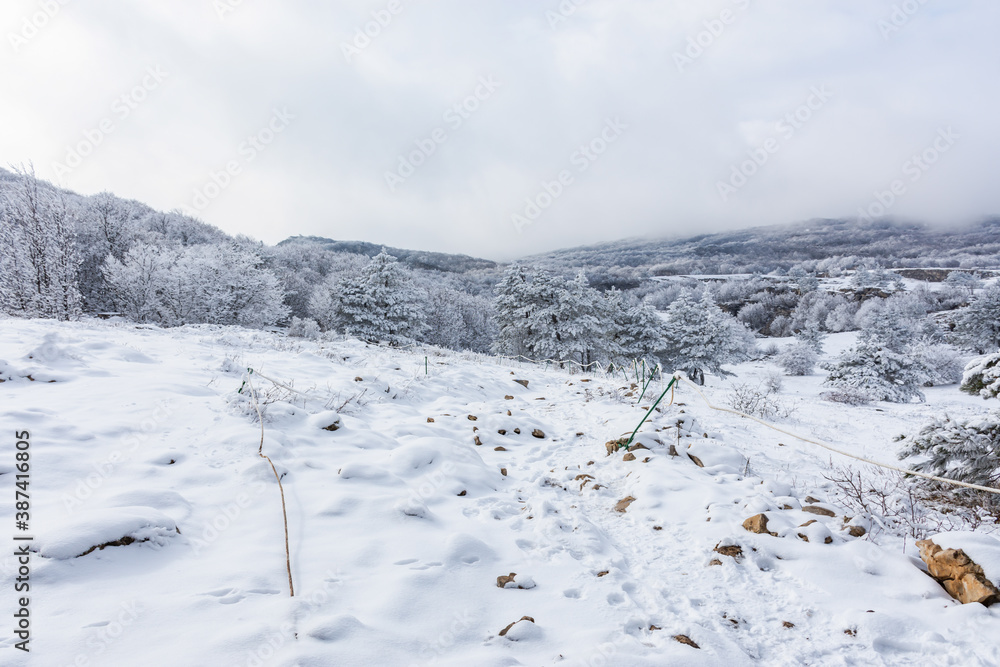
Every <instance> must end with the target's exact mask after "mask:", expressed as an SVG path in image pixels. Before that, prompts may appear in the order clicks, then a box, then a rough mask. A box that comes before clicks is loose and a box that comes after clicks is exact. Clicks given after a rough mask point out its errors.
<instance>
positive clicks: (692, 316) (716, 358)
mask: <svg viewBox="0 0 1000 667" xmlns="http://www.w3.org/2000/svg"><path fill="white" fill-rule="evenodd" d="M663 319H664V332H663V333H664V339H665V343H666V344H665V346H664V348H663V350H661V351H660V355H659V356H660V358H661V359H662V360H663V366H664V368H665V369H667V370H671V369H672V370H677V371H684V372H686V373H687V374H688V376H689V377H692V378H699V379H702V378H703V377H704V372H706V371H707V372H709V373H715V374H717V375H721V376H725V375H731V373H729V372H728V371H726V370H724V369H723V368H722V365H723V364H728V363H736V362H738V361H741V360H743V359H745V358H747V355H748V353H749V351H750V350H751V349H752V348H753V347H754V338H753V334H752V333H750V331H749V330H748V329H747V328H746V327H745V326H743V324H741V323H740V322H739V321H737V320H736V319H735V318H733V317H731V316H729V315H726V314H725V313H724V312H722V310H721V309H720V308H719V307H718V306H717V305H716V304H715V301H714V300H713V299H712V295H711V294H709V293H708V292H707V291H706V292H705V293H704V294H703V295H702V298H701V299H700V300H695V299H694V297H693V295H692V294H691V293H684V294H681V295H680V296H679V297H678V298H677V300H676V301H674V302H673V303H672V304H670V307H669V308H667V310H666V312H665V313H664V315H663Z"/></svg>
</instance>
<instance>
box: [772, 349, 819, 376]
mask: <svg viewBox="0 0 1000 667" xmlns="http://www.w3.org/2000/svg"><path fill="white" fill-rule="evenodd" d="M774 360H775V361H776V362H778V365H779V366H781V369H782V370H783V371H785V374H786V375H809V374H811V373H812V372H813V367H815V366H816V360H817V354H816V350H815V349H813V347H812V346H811V345H810V344H809V343H806V342H804V341H798V342H796V343H793V344H791V345H789V346H788V347H786V348H785V349H784V350H782V351H781V352H780V353H779V354H778V356H777V357H775V359H774Z"/></svg>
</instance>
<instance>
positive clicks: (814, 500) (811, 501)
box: [806, 496, 823, 503]
mask: <svg viewBox="0 0 1000 667" xmlns="http://www.w3.org/2000/svg"><path fill="white" fill-rule="evenodd" d="M806 502H807V503H821V502H823V501H822V500H820V499H819V498H813V497H812V496H806Z"/></svg>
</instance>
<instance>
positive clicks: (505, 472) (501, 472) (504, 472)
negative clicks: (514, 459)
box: [500, 468, 507, 477]
mask: <svg viewBox="0 0 1000 667" xmlns="http://www.w3.org/2000/svg"><path fill="white" fill-rule="evenodd" d="M500 474H501V475H503V476H504V477H506V476H507V469H506V468H500Z"/></svg>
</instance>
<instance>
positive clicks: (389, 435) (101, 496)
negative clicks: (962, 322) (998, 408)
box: [0, 319, 1000, 667]
mask: <svg viewBox="0 0 1000 667" xmlns="http://www.w3.org/2000/svg"><path fill="white" fill-rule="evenodd" d="M0 324H2V326H0V378H2V379H3V380H5V382H3V383H2V384H0V423H2V424H4V428H5V429H8V430H9V432H13V431H15V430H16V431H30V441H31V443H32V444H31V450H30V451H31V475H32V476H31V486H30V489H31V492H30V493H31V503H32V515H31V530H32V534H33V537H34V541H33V542H32V550H33V552H32V555H31V567H32V573H31V586H32V588H31V595H32V603H31V604H32V607H31V608H32V612H33V616H32V623H33V626H32V627H33V632H34V634H33V639H32V644H31V649H32V654H31V656H30V658H31V659H30V660H24V659H22V658H23V657H25V656H22V655H21V654H20V652H15V651H10V650H7V653H5V656H6V657H5V658H4V664H5V665H12V666H13V665H28V664H31V665H43V664H44V665H69V664H107V665H128V664H143V665H149V666H157V665H164V666H166V665H170V666H171V667H172V666H174V665H200V664H204V665H216V664H239V665H262V664H274V665H281V666H286V667H291V666H292V665H317V666H318V665H338V666H344V667H350V666H359V667H360V666H361V665H477V666H484V667H500V666H501V665H504V666H511V665H532V666H540V665H552V666H555V665H598V664H603V665H618V666H622V667H625V666H628V667H642V666H644V665H648V666H650V667H652V666H654V665H655V666H660V665H665V664H670V665H725V666H726V667H735V666H737V665H749V664H754V663H756V662H761V663H763V664H771V665H793V664H866V665H867V664H931V663H933V664H960V665H963V666H967V665H994V664H997V663H998V662H1000V635H998V633H997V632H996V628H997V627H998V621H1000V607H998V606H995V607H992V608H985V607H982V606H981V605H978V604H972V605H964V606H962V605H959V604H957V603H956V602H955V601H953V600H952V599H951V598H950V597H949V596H948V595H947V594H946V593H945V592H944V590H943V589H942V588H941V587H940V586H939V585H938V584H937V583H936V582H934V581H933V580H932V579H931V578H930V577H928V576H927V575H926V574H925V572H924V571H923V566H922V563H920V561H919V560H918V559H916V558H915V549H914V545H913V537H912V534H911V533H910V532H909V530H910V529H908V528H906V526H905V524H894V523H892V522H891V521H889V523H885V521H886V520H887V519H885V517H882V518H880V517H877V516H876V517H871V516H866V515H862V514H859V513H858V512H857V511H856V510H854V509H852V508H851V506H850V505H849V503H848V502H847V499H845V498H844V497H843V496H842V494H841V493H840V492H839V490H838V487H837V485H835V484H833V483H831V482H830V481H829V480H828V479H826V478H827V477H828V476H831V475H832V474H834V473H835V470H836V468H838V467H841V466H844V465H847V464H852V463H854V462H852V461H850V460H849V459H845V458H842V457H836V456H834V457H833V458H831V456H832V455H831V454H830V453H828V452H826V451H824V450H818V449H815V448H813V447H811V446H809V445H806V444H804V443H800V442H797V441H795V440H794V439H790V438H788V437H787V436H785V435H782V434H779V433H776V432H774V431H770V430H768V429H766V428H764V427H763V426H760V425H758V424H755V423H751V422H748V421H746V420H743V419H740V418H739V417H735V416H733V415H727V414H724V413H718V412H713V411H711V410H709V409H708V408H707V407H706V406H705V404H704V403H702V402H701V400H700V399H699V397H698V396H697V395H696V394H694V393H693V392H691V391H690V390H689V389H687V388H686V386H685V387H682V388H681V390H680V391H679V392H678V393H677V394H676V395H675V396H674V398H673V403H672V404H670V405H668V404H667V401H666V400H665V401H664V403H663V404H662V406H661V410H660V412H657V413H654V417H653V419H652V420H651V421H650V422H649V423H647V425H646V426H645V427H644V428H643V430H642V433H641V435H640V436H639V440H638V441H639V442H640V443H642V444H643V445H644V446H645V447H646V448H647V449H639V450H636V452H635V458H634V460H625V459H627V458H628V457H623V454H622V452H618V453H616V454H615V455H614V456H608V455H607V452H606V449H605V446H604V443H605V442H606V441H607V440H610V439H613V438H617V437H618V436H620V435H622V434H623V433H628V432H630V431H631V430H632V429H633V428H634V427H635V425H636V424H638V423H639V419H640V417H641V416H642V414H643V413H644V409H643V408H644V407H648V406H649V405H650V404H651V399H652V396H653V395H652V394H650V395H649V396H646V397H644V398H643V400H642V401H641V402H640V401H639V400H638V397H637V396H636V394H635V392H634V391H633V390H631V389H630V386H629V384H628V383H627V381H624V378H623V377H622V375H621V374H619V375H618V376H617V377H614V378H612V377H608V376H606V375H604V374H598V375H593V376H581V375H579V374H570V373H567V372H564V371H559V370H547V369H544V368H540V367H537V366H533V365H521V364H516V363H512V362H509V361H506V360H502V359H497V358H491V357H483V356H478V355H470V354H458V353H450V352H443V351H440V350H436V349H426V350H424V349H420V348H414V349H412V350H398V349H386V348H381V347H377V346H369V345H365V344H363V343H360V342H357V341H352V340H342V339H332V340H328V341H326V342H309V341H304V340H301V339H292V338H287V337H285V336H283V335H280V334H274V333H268V332H260V331H252V330H246V329H240V328H235V327H220V326H210V325H200V326H188V327H180V328H174V329H158V328H156V327H150V326H137V325H131V324H127V323H124V322H116V321H108V322H101V321H84V322H76V323H55V322H51V321H42V320H12V319H11V320H7V319H5V320H2V322H0ZM852 336H853V334H839V335H837V336H831V338H830V339H829V340H828V347H827V350H826V354H827V355H831V354H835V353H836V352H837V351H838V350H839V349H841V348H843V347H844V346H846V345H847V344H849V343H850V341H851V337H852ZM425 364H426V365H425ZM247 367H252V368H254V369H255V370H256V371H257V372H256V373H254V374H252V375H249V376H248V375H247V373H246V368H247ZM736 370H737V371H738V372H739V375H740V379H741V380H742V381H747V382H755V381H758V380H759V379H760V378H762V377H763V376H764V374H766V372H767V370H768V368H767V365H766V363H764V362H753V363H748V364H744V365H742V366H740V367H738V368H736ZM260 373H263V374H264V375H265V376H267V377H268V378H274V379H276V380H278V381H280V382H282V383H283V384H288V385H289V386H294V389H295V391H296V392H304V395H303V394H299V393H293V392H291V391H289V390H287V389H285V388H282V387H280V386H278V385H275V384H272V383H271V382H270V381H269V380H268V379H266V378H265V377H263V376H261V375H259V374H260ZM515 380H523V381H525V384H526V385H527V386H524V384H519V383H517V382H515ZM820 380H821V377H819V376H808V377H805V378H788V379H787V382H786V387H785V388H784V389H783V390H782V391H781V395H780V399H781V401H783V402H784V403H785V404H786V406H787V407H788V408H790V412H791V415H790V416H787V417H785V418H783V419H781V420H780V425H781V426H782V427H783V428H786V429H792V430H795V431H802V432H805V433H807V434H810V435H812V436H819V437H822V438H826V439H828V440H829V441H831V442H835V443H837V444H838V445H840V446H843V447H845V448H847V449H849V451H851V452H854V453H856V454H864V455H867V456H871V457H874V458H878V459H881V460H887V461H893V460H894V459H895V448H896V445H895V444H894V443H893V442H892V437H893V436H894V435H895V434H897V433H910V432H913V431H914V430H915V429H916V428H918V427H919V425H920V424H922V423H923V422H924V421H926V420H927V419H929V418H931V417H932V416H936V415H939V414H941V413H942V412H944V411H947V412H948V414H950V415H952V416H953V417H956V418H958V417H965V416H969V415H974V414H979V413H981V411H982V410H983V402H982V401H981V400H979V399H977V398H973V397H970V396H966V395H963V394H961V393H959V392H958V391H957V390H956V389H955V387H953V386H952V387H932V388H930V389H928V390H927V395H928V400H927V403H925V404H916V403H914V404H906V405H892V404H876V405H872V406H867V407H857V408H845V407H844V406H841V405H836V404H831V403H824V402H820V401H817V400H816V394H817V393H818V391H819V381H820ZM662 386H663V385H662V383H657V384H656V385H655V387H654V391H656V393H659V389H658V387H662ZM730 389H731V387H730V383H729V382H723V381H720V380H717V379H715V378H710V379H709V384H708V386H707V387H706V391H707V393H708V396H709V398H710V399H711V400H713V401H714V402H718V403H722V402H724V401H725V400H726V396H727V394H728V393H729V391H730ZM240 390H242V393H241V391H240ZM251 396H258V397H259V400H260V403H261V404H263V409H264V414H265V418H264V425H263V426H264V427H263V435H262V432H261V428H260V425H259V424H257V423H255V422H256V411H255V409H254V408H253V405H252V403H251V398H250V397H251ZM262 437H263V441H262ZM671 446H673V447H674V449H675V450H676V453H677V456H674V455H672V454H671V452H670V448H671ZM259 447H262V451H263V453H264V454H267V455H268V456H270V457H271V458H272V459H273V461H274V464H275V466H276V469H277V471H278V473H279V474H280V475H281V479H282V485H283V489H284V497H285V501H286V502H287V508H288V512H287V514H288V527H289V532H290V541H289V551H290V556H291V573H292V576H293V578H294V584H295V587H296V597H294V598H291V599H290V598H289V596H288V575H287V574H286V570H285V549H284V535H283V528H282V512H281V497H280V495H279V489H278V486H277V483H276V481H275V476H274V474H273V473H272V471H271V468H270V466H269V465H268V464H267V462H266V461H265V460H263V459H261V458H260V457H259V455H258V448H259ZM696 459H697V460H696ZM12 472H13V457H12V456H9V457H7V458H6V459H5V460H4V461H2V462H0V480H2V481H4V483H7V484H8V485H10V484H11V477H12V475H11V473H12ZM865 472H866V474H869V473H870V469H867V468H866V469H865ZM10 488H11V487H10V486H8V489H10ZM12 497H13V494H8V498H12ZM629 499H631V500H629ZM7 502H8V503H9V502H10V500H8V501H7ZM807 508H812V509H808V510H807ZM817 508H821V509H822V512H820V513H817V511H818V509H817ZM761 512H765V513H766V514H767V516H768V517H769V519H770V523H769V530H771V531H773V532H774V533H775V534H774V535H773V536H772V535H768V534H753V533H750V532H747V531H746V530H745V529H744V528H743V527H742V524H743V522H744V520H745V519H747V518H748V517H750V516H752V515H755V514H757V513H761ZM10 516H12V514H11V515H10ZM914 520H915V521H916V522H917V524H914V526H915V527H914V530H920V531H924V532H925V534H926V533H933V532H935V531H936V530H941V529H942V528H947V526H948V525H949V524H948V523H947V521H948V520H947V517H944V516H942V515H917V516H916V518H915V519H914ZM918 524H919V525H918ZM852 527H853V530H852ZM860 529H864V530H863V531H861V530H860ZM861 532H864V535H862V536H860V537H859V536H857V535H860V533H861ZM980 539H985V540H993V538H990V537H989V536H988V535H986V534H985V533H984V535H983V537H981V538H980ZM989 544H994V547H993V548H986V549H984V550H983V551H982V552H981V553H984V554H987V555H988V554H995V553H996V551H997V549H996V548H995V547H996V546H997V545H1000V542H997V541H996V540H993V542H989V543H987V546H989ZM92 547H99V548H98V549H96V550H93V551H91V550H90V549H91V548H92ZM977 558H979V557H978V556H977ZM511 573H516V577H515V578H514V579H513V582H511V583H508V584H507V585H506V586H505V587H503V588H501V587H498V585H497V582H498V577H501V576H507V575H510V574H511ZM988 574H989V575H990V576H991V577H992V578H993V580H994V581H996V580H997V579H998V578H1000V572H997V571H994V570H993V569H990V570H989V571H988ZM16 575H17V570H16V559H15V558H14V557H12V556H7V557H6V558H5V559H4V560H3V561H2V567H0V586H3V587H4V589H6V590H12V589H13V579H14V577H15V576H16ZM524 617H529V619H528V620H526V619H524ZM511 624H513V625H511ZM508 626H510V627H508ZM165 627H169V628H170V633H164V632H163V629H164V628H165ZM505 629H506V632H505V633H504V634H503V636H501V631H504V630H505ZM176 637H184V638H185V641H183V642H178V641H176ZM13 641H15V640H14V639H13V637H12V635H11V634H10V633H7V634H6V635H5V636H4V637H3V638H2V639H0V645H2V647H3V649H9V647H10V645H11V644H12V643H13ZM682 642H687V643H682ZM692 644H694V645H697V648H696V647H695V646H693V645H692ZM81 659H83V660H86V661H89V662H87V663H83V662H81Z"/></svg>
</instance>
